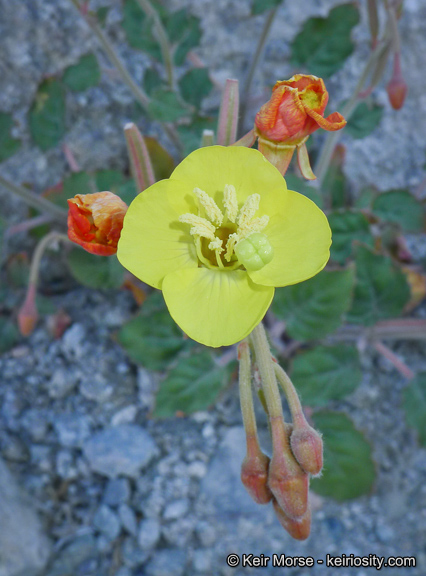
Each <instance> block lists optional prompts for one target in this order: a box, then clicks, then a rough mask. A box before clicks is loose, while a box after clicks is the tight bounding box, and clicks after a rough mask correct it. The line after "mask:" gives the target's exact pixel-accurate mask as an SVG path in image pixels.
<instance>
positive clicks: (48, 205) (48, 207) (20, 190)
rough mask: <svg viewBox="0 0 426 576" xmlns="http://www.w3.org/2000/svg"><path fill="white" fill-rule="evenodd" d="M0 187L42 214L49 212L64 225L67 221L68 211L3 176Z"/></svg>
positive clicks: (0, 177)
mask: <svg viewBox="0 0 426 576" xmlns="http://www.w3.org/2000/svg"><path fill="white" fill-rule="evenodd" d="M0 185H1V186H3V187H4V188H7V189H8V190H9V191H10V192H12V193H13V194H15V195H16V196H19V197H20V198H22V199H23V200H24V202H26V203H27V204H28V206H32V207H33V208H36V209H37V210H40V211H41V212H47V213H48V214H51V215H52V216H53V218H54V219H55V220H56V221H57V222H60V223H61V224H64V223H65V222H66V221H67V212H66V210H64V209H63V208H59V206H56V205H55V204H53V202H49V200H46V198H43V196H38V195H37V194H34V192H31V191H30V190H27V189H26V188H24V187H23V186H18V184H13V183H12V182H9V180H6V179H5V178H3V176H1V175H0Z"/></svg>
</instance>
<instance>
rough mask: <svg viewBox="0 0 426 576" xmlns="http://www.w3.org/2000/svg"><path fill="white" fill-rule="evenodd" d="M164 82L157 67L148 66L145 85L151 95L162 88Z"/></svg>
mask: <svg viewBox="0 0 426 576" xmlns="http://www.w3.org/2000/svg"><path fill="white" fill-rule="evenodd" d="M163 84H164V82H163V80H162V78H161V76H160V75H159V73H158V72H157V70H156V69H155V68H147V69H146V70H145V74H144V76H143V87H144V89H145V92H146V93H147V94H148V95H149V96H151V95H152V94H153V93H154V92H155V91H156V90H158V89H159V88H161V87H162V86H163Z"/></svg>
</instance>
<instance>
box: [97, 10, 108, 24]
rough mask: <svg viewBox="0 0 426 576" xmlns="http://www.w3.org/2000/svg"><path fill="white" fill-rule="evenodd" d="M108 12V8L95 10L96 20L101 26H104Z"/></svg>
mask: <svg viewBox="0 0 426 576" xmlns="http://www.w3.org/2000/svg"><path fill="white" fill-rule="evenodd" d="M109 10H110V7H109V6H101V7H100V8H98V9H97V10H96V18H97V20H98V23H99V24H100V25H101V26H103V25H104V24H105V22H106V19H107V16H108V12H109Z"/></svg>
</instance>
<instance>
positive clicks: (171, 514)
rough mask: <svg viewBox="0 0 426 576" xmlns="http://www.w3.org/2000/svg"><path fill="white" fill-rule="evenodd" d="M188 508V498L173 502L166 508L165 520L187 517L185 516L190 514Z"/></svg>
mask: <svg viewBox="0 0 426 576" xmlns="http://www.w3.org/2000/svg"><path fill="white" fill-rule="evenodd" d="M188 508H189V500H188V499H187V498H181V499H180V500H176V501H175V502H171V503H170V504H168V505H167V506H166V509H165V510H164V514H163V518H164V519H165V520H176V519H177V518H181V517H182V516H185V514H186V513H187V512H188Z"/></svg>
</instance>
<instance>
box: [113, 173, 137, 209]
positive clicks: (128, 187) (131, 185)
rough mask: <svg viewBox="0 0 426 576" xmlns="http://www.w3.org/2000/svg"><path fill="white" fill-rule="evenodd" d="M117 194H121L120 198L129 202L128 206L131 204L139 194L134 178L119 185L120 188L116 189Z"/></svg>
mask: <svg viewBox="0 0 426 576" xmlns="http://www.w3.org/2000/svg"><path fill="white" fill-rule="evenodd" d="M115 194H117V196H120V198H121V199H122V200H123V202H125V203H126V204H127V206H130V204H131V203H132V202H133V200H134V199H135V198H136V196H137V190H136V184H135V182H134V180H133V179H129V180H127V182H123V184H120V186H118V188H117V189H116V190H115Z"/></svg>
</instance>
